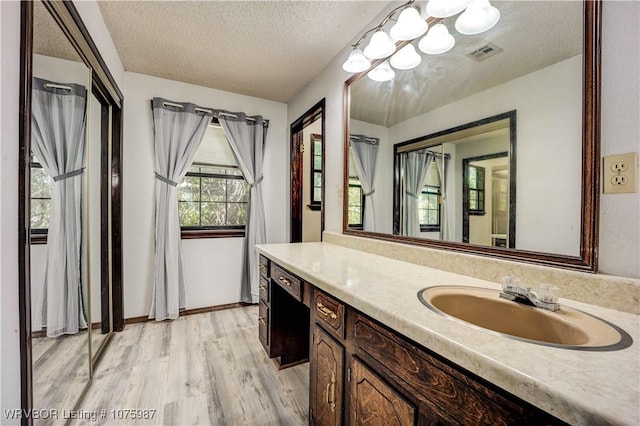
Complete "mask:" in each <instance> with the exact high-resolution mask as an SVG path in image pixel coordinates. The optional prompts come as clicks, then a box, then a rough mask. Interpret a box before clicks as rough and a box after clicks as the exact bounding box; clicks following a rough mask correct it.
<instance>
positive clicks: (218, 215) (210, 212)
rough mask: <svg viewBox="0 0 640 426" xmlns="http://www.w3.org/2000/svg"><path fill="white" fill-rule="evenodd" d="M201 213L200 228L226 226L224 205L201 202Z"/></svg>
mask: <svg viewBox="0 0 640 426" xmlns="http://www.w3.org/2000/svg"><path fill="white" fill-rule="evenodd" d="M200 209H201V211H202V219H201V225H202V226H224V225H226V219H227V218H226V216H227V212H226V208H225V203H210V202H203V203H202V205H201V206H200Z"/></svg>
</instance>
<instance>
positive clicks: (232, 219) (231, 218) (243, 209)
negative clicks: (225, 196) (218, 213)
mask: <svg viewBox="0 0 640 426" xmlns="http://www.w3.org/2000/svg"><path fill="white" fill-rule="evenodd" d="M246 223H247V205H246V204H245V203H228V204H227V225H246Z"/></svg>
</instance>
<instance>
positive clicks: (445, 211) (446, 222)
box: [436, 155, 455, 241]
mask: <svg viewBox="0 0 640 426" xmlns="http://www.w3.org/2000/svg"><path fill="white" fill-rule="evenodd" d="M448 162H449V159H448V158H446V156H444V155H443V156H442V157H436V166H437V167H438V173H439V174H440V181H441V186H440V193H441V194H442V196H441V200H442V209H441V211H442V213H441V217H440V239H441V240H443V241H454V240H453V237H454V236H453V232H452V229H451V223H455V219H454V214H455V212H454V211H453V209H450V208H449V202H448V197H447V193H448V191H449V186H448V185H447V183H448V182H447V175H446V174H445V173H446V172H447V167H448V165H447V163H448Z"/></svg>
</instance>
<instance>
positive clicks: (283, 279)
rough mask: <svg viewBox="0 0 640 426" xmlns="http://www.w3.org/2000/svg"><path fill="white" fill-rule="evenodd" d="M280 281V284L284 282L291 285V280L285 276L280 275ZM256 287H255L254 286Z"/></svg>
mask: <svg viewBox="0 0 640 426" xmlns="http://www.w3.org/2000/svg"><path fill="white" fill-rule="evenodd" d="M278 281H280V284H284V285H286V286H290V285H291V281H289V280H288V279H286V278H284V277H280V278H278ZM254 288H255V287H254Z"/></svg>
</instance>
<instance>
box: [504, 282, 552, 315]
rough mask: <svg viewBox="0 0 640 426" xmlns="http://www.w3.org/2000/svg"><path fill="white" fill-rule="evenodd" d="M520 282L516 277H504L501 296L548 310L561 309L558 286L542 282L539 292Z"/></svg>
mask: <svg viewBox="0 0 640 426" xmlns="http://www.w3.org/2000/svg"><path fill="white" fill-rule="evenodd" d="M519 284H520V281H519V280H518V279H517V278H515V277H511V276H508V277H504V278H503V279H502V291H501V292H500V297H501V298H503V299H507V300H512V301H514V302H518V303H522V304H525V305H529V306H534V307H536V308H541V309H546V310H548V311H553V312H555V311H557V310H559V309H560V304H559V303H558V288H557V287H551V286H550V285H549V284H541V285H540V288H539V289H538V291H537V293H534V292H533V291H531V287H520V285H519Z"/></svg>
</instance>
